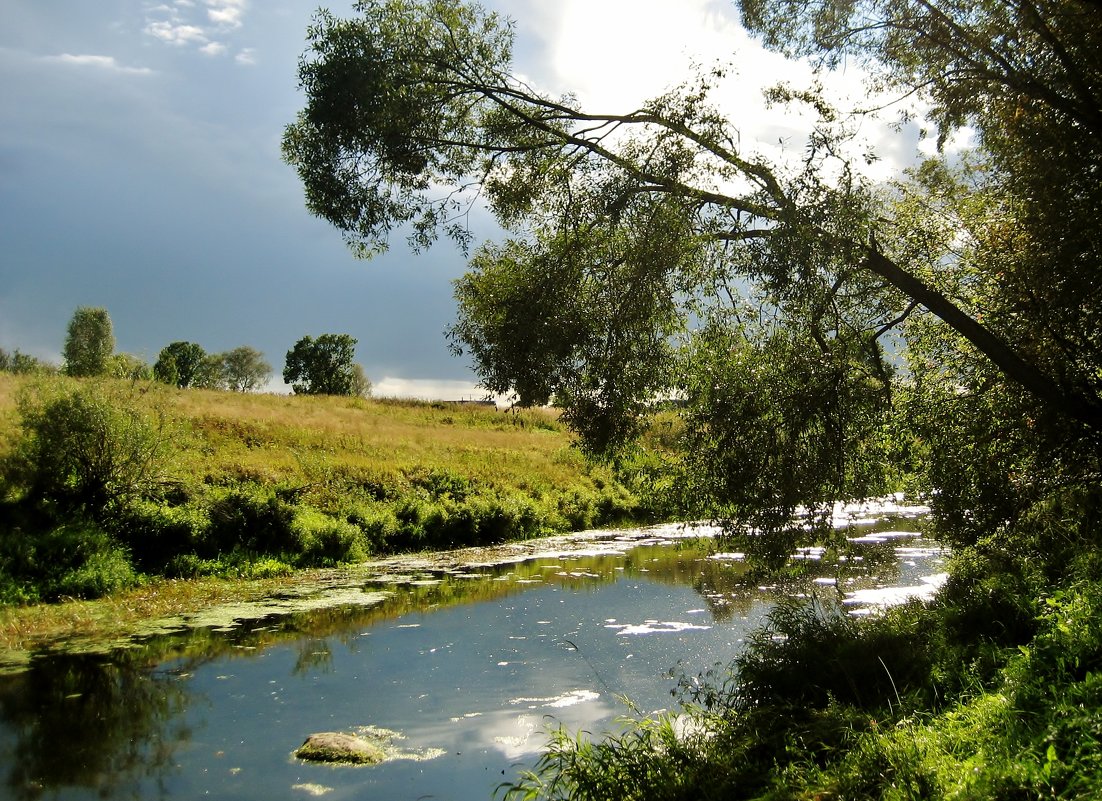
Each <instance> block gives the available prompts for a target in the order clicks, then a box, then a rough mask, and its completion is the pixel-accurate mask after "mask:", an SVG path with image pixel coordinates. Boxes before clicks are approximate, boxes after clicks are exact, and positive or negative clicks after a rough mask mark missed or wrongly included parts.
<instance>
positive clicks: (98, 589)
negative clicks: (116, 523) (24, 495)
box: [0, 516, 138, 602]
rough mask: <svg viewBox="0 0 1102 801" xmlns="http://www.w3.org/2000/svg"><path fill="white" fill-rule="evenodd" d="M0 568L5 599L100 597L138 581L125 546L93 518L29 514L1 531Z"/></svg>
mask: <svg viewBox="0 0 1102 801" xmlns="http://www.w3.org/2000/svg"><path fill="white" fill-rule="evenodd" d="M0 573H2V574H3V578H0V597H2V598H3V600H4V601H7V602H21V601H39V600H56V599H58V598H62V597H72V598H98V597H100V596H102V595H106V594H107V593H110V592H114V591H115V590H118V589H123V588H125V587H130V586H133V585H134V584H136V583H137V581H138V577H137V574H136V573H135V572H134V568H133V567H132V566H131V564H130V559H129V555H128V553H127V551H126V549H125V548H123V547H122V546H120V545H119V544H118V543H117V542H116V541H115V540H114V539H113V538H112V537H111V536H110V534H108V533H107V532H106V531H104V530H103V528H101V527H100V526H99V525H97V524H96V523H93V522H91V521H87V520H84V521H75V522H71V523H67V524H65V525H62V526H51V525H50V524H49V522H48V521H45V520H42V519H37V520H36V519H33V518H32V517H30V516H24V518H23V519H22V520H20V525H17V526H13V527H12V528H11V529H8V530H6V531H3V532H2V534H0Z"/></svg>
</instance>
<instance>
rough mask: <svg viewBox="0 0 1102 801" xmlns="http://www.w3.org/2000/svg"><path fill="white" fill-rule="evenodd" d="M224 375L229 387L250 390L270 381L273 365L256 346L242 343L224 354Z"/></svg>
mask: <svg viewBox="0 0 1102 801" xmlns="http://www.w3.org/2000/svg"><path fill="white" fill-rule="evenodd" d="M222 375H223V378H224V379H225V383H226V387H227V388H228V389H232V390H234V391H235V392H250V391H252V390H254V389H259V388H260V387H262V386H264V385H265V384H267V383H268V380H269V379H270V378H271V377H272V365H270V364H268V362H267V360H265V358H264V354H263V353H261V352H260V351H258V350H257V349H256V348H251V347H249V346H248V345H242V346H241V347H239V348H234V349H233V350H231V351H228V352H227V353H223V354H222Z"/></svg>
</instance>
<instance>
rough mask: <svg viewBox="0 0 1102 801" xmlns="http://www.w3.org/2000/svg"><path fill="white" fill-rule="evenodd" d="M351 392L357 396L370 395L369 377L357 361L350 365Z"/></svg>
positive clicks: (364, 396)
mask: <svg viewBox="0 0 1102 801" xmlns="http://www.w3.org/2000/svg"><path fill="white" fill-rule="evenodd" d="M352 394H353V395H355V396H356V397H358V398H369V397H371V379H370V378H368V377H367V373H365V372H364V367H363V365H362V364H360V363H358V362H357V363H356V364H354V365H352Z"/></svg>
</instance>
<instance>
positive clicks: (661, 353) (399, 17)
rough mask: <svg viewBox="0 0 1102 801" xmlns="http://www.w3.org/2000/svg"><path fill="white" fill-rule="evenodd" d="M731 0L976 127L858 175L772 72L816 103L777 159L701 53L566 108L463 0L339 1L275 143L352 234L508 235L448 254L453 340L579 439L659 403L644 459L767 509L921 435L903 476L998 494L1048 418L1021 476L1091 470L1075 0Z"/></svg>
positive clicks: (315, 202)
mask: <svg viewBox="0 0 1102 801" xmlns="http://www.w3.org/2000/svg"><path fill="white" fill-rule="evenodd" d="M741 6H742V12H743V20H744V22H745V24H747V25H748V26H749V27H750V28H751V30H753V31H754V32H756V33H758V34H759V35H760V36H761V37H762V38H763V41H765V42H766V44H767V45H769V46H772V47H775V48H777V49H779V50H781V51H783V52H786V53H788V54H790V55H799V56H810V57H812V58H816V59H818V61H819V63H820V66H821V68H822V69H830V68H831V67H833V66H835V65H838V64H841V63H843V61H844V60H846V59H850V58H854V59H856V60H857V61H858V62H859V63H860V64H861V65H862V66H863V67H864V68H866V69H868V70H869V72H870V74H871V75H872V76H873V78H872V81H873V83H872V84H870V97H872V95H873V92H874V90H877V91H879V90H884V91H894V92H896V93H897V94H899V95H914V96H917V97H919V98H920V99H921V100H922V101H924V102H925V103H926V104H927V105H928V106H929V109H930V118H931V119H932V120H933V122H934V124H936V125H937V126H938V128H939V132H940V135H941V137H942V140H943V141H944V140H945V138H947V137H948V136H949V135H951V134H952V133H953V132H954V131H955V130H956V128H957V127H958V126H959V125H961V124H965V123H967V124H969V125H971V126H973V127H974V128H975V130H976V131H977V132H978V144H979V146H978V147H977V149H976V150H975V152H974V153H973V154H972V155H971V156H969V157H968V158H967V159H964V160H961V161H956V162H954V161H951V160H949V159H943V158H939V159H934V160H931V161H930V162H929V163H928V164H925V165H920V166H919V167H918V168H916V169H915V170H914V171H912V172H911V173H909V174H906V175H900V176H899V177H898V180H896V181H895V182H893V183H892V184H890V185H886V186H885V185H873V184H871V183H870V182H869V181H868V180H867V179H865V178H863V177H862V174H861V172H860V171H859V170H858V169H857V167H856V166H855V165H854V164H853V163H851V161H850V160H849V159H848V158H847V157H846V155H845V153H846V152H847V147H846V145H847V143H848V141H849V138H850V136H851V133H852V130H853V128H854V126H855V125H856V124H857V123H859V122H860V115H859V114H857V115H855V114H844V113H841V112H839V111H837V110H835V109H833V108H830V107H829V105H828V104H827V103H826V102H825V100H824V98H823V96H822V94H821V93H820V92H819V91H817V90H816V89H815V88H814V87H812V88H811V89H807V90H796V89H793V88H791V87H777V88H775V89H774V90H773V91H772V93H771V95H772V98H773V99H774V100H776V101H788V102H803V103H809V104H810V105H811V106H812V107H813V108H815V109H817V110H818V112H819V115H820V119H819V122H818V124H817V126H816V127H815V129H814V131H813V132H812V133H811V134H810V136H809V139H808V142H807V147H806V151H805V153H804V158H803V159H802V160H801V161H799V162H798V163H797V164H795V165H786V164H779V163H772V162H770V161H768V160H766V159H764V158H763V157H761V156H759V155H757V154H756V153H755V152H754V151H753V150H752V149H751V148H750V147H748V146H743V144H742V142H741V139H740V136H739V130H738V122H739V121H738V118H737V114H738V109H734V110H726V109H722V108H719V107H717V106H716V105H715V103H714V102H713V100H712V97H713V94H714V88H715V87H716V85H717V84H718V83H719V82H720V81H721V80H722V79H723V78H724V72H723V70H720V69H715V70H711V71H703V72H701V74H700V75H699V77H698V78H697V79H696V80H695V81H692V82H689V83H686V84H685V85H683V86H680V87H677V88H676V89H674V90H671V91H669V92H668V93H666V94H664V95H662V96H660V97H657V98H654V99H653V100H651V101H648V102H646V103H643V104H642V105H641V106H639V107H638V108H635V109H627V110H624V111H622V112H621V113H593V112H592V111H589V110H585V109H582V108H581V107H580V106H579V104H578V103H577V102H576V100H575V99H574V98H572V97H570V96H564V97H553V96H550V95H547V94H545V93H542V92H540V91H539V90H538V89H537V88H534V87H532V86H529V85H528V84H527V83H525V82H524V81H523V80H521V79H520V78H518V77H517V76H516V75H515V74H514V72H513V68H512V64H511V50H512V43H513V29H512V26H511V24H510V23H509V22H508V21H507V20H505V19H503V18H501V17H499V16H498V15H496V14H493V13H489V12H487V11H485V10H484V9H482V8H481V7H480V6H477V5H475V4H472V3H466V2H461V1H459V0H363V1H362V2H359V3H357V4H356V6H355V10H356V15H355V16H354V17H353V18H350V19H346V20H342V19H338V18H336V17H334V16H332V15H331V14H328V13H326V12H320V13H319V14H318V15H317V17H316V18H315V21H314V24H313V25H312V26H311V28H310V29H309V32H308V39H309V49H308V50H307V52H306V54H305V55H304V57H303V59H302V61H301V64H300V81H301V85H302V88H303V89H304V91H305V93H306V106H305V108H304V110H303V111H302V112H301V113H300V114H299V116H298V119H297V120H296V121H295V122H294V123H293V124H291V125H289V126H288V128H287V130H286V133H285V137H284V156H285V158H286V159H287V161H288V162H290V163H291V164H292V165H294V166H295V167H296V168H297V170H298V172H299V175H300V177H301V178H302V180H303V183H304V186H305V189H306V198H307V205H308V207H309V208H310V210H311V211H313V212H314V213H315V214H318V215H319V216H322V217H324V218H325V219H328V220H329V221H330V222H332V223H333V224H334V225H335V226H337V227H338V228H339V229H340V230H341V231H342V232H343V233H344V235H345V237H346V238H347V240H348V241H349V243H350V245H351V246H352V247H353V248H354V249H355V250H356V251H357V252H358V253H360V254H362V255H370V254H372V253H375V252H378V251H380V250H382V249H385V247H386V244H387V241H388V236H389V234H390V233H391V232H393V231H394V230H396V229H398V228H400V227H402V228H403V229H404V230H409V231H411V232H412V234H411V236H410V240H411V243H412V245H413V246H415V247H424V246H426V245H427V244H428V243H429V242H431V241H432V239H433V238H434V237H435V236H436V235H437V234H438V233H439V232H443V233H445V234H447V235H450V236H451V237H452V238H454V239H455V240H456V241H457V242H458V243H459V244H460V245H461V246H463V247H466V246H468V245H469V244H470V233H469V232H468V230H467V229H466V227H465V225H464V223H465V219H466V216H465V215H466V213H467V211H468V210H469V208H470V206H471V204H473V203H474V202H484V203H485V204H487V205H488V207H489V208H490V209H491V210H492V211H493V213H494V214H495V215H496V217H497V219H498V221H499V222H500V223H501V224H502V225H503V226H504V227H505V228H506V229H507V230H508V231H509V236H508V237H507V238H506V239H505V240H504V241H502V242H499V243H488V244H486V245H483V246H482V247H480V248H478V249H477V251H476V252H475V253H474V254H473V256H472V258H471V265H470V266H471V269H470V271H469V272H468V274H467V275H466V276H465V277H464V278H462V279H461V280H460V281H459V282H457V286H456V295H457V298H458V300H459V303H460V310H459V319H458V321H457V322H456V324H455V326H454V327H453V328H452V330H451V332H450V333H451V338H452V343H453V345H454V348H455V350H456V351H457V352H459V353H468V354H470V355H471V356H472V357H473V358H474V361H475V364H476V368H477V369H478V371H479V372H480V374H481V376H482V379H483V382H484V384H485V386H486V387H487V388H488V389H490V390H492V391H495V392H508V391H515V392H516V393H517V394H518V395H519V397H520V400H521V402H522V403H545V402H547V401H548V400H551V399H554V400H555V401H556V402H557V403H559V404H560V405H562V406H563V408H564V410H565V412H564V413H565V415H566V417H567V419H568V420H569V421H570V423H571V424H572V425H573V426H574V427H575V428H576V429H578V431H579V432H580V433H581V434H582V436H583V441H584V443H585V444H586V445H587V446H588V447H589V448H590V449H591V450H593V451H596V452H601V453H608V452H612V451H615V450H616V449H617V448H618V447H620V446H622V445H623V444H624V443H627V442H629V441H631V440H632V439H633V438H635V437H636V436H638V435H639V434H640V433H641V432H642V431H643V430H644V429H645V427H646V426H647V425H648V420H649V415H650V413H651V412H652V411H653V408H654V404H655V401H656V400H659V399H663V398H665V399H670V400H672V401H674V402H675V403H676V405H677V407H678V408H679V409H680V410H681V417H682V422H683V425H682V427H681V428H680V429H679V431H680V432H681V433H680V434H679V439H678V441H677V442H675V443H674V444H673V447H672V448H671V449H670V450H669V452H668V453H666V455H665V457H664V463H663V468H662V469H663V470H665V469H669V470H671V471H672V472H673V474H674V475H675V476H676V477H675V478H674V479H673V484H672V485H671V486H673V487H674V488H675V490H678V491H680V492H681V493H682V496H681V497H683V498H684V499H685V505H686V507H687V508H689V509H690V510H697V511H699V510H700V509H702V508H703V509H708V510H710V511H712V512H714V513H716V514H717V515H723V514H731V515H733V516H736V517H740V518H741V519H744V520H748V521H750V522H756V523H759V524H762V525H766V526H770V525H773V524H775V521H779V520H785V519H787V515H789V514H790V513H791V512H792V511H793V510H794V509H795V508H796V506H797V505H798V504H811V505H816V504H824V503H826V502H828V501H830V500H833V499H835V498H840V497H852V496H855V495H860V494H865V493H867V492H870V491H875V490H876V489H877V487H878V486H881V487H882V486H883V482H884V481H885V480H886V479H887V477H888V476H889V475H890V473H891V469H890V465H891V463H892V462H899V461H901V460H906V459H907V458H908V457H907V454H908V453H911V452H912V451H915V450H918V451H921V450H922V449H924V448H930V449H933V448H935V447H942V446H944V447H946V448H948V449H950V451H951V452H956V453H959V454H960V456H961V459H962V461H960V462H959V463H953V464H951V465H949V466H944V465H940V466H939V468H938V469H939V470H941V471H942V472H941V473H938V471H937V470H934V471H931V473H930V479H931V481H932V482H934V484H935V485H936V486H937V488H939V489H951V490H953V492H951V493H949V495H947V496H946V497H949V496H950V495H955V494H956V493H958V492H959V493H963V492H966V491H967V488H975V487H977V486H978V485H979V484H980V483H982V482H983V481H985V480H986V481H988V483H992V482H993V483H994V484H996V485H998V486H1000V487H1001V489H1000V490H999V491H997V492H996V493H995V495H997V496H998V498H997V499H996V500H993V501H992V503H991V506H990V508H991V510H992V514H993V515H995V516H996V517H998V516H1000V515H1001V516H1002V518H1004V519H1005V518H1006V517H1008V516H1011V515H1013V513H1014V512H1013V507H1014V503H1013V502H1010V501H1008V500H1007V499H1008V498H1011V497H1013V496H1014V494H1015V493H1016V492H1017V493H1018V494H1019V495H1020V496H1022V497H1029V496H1030V494H1031V493H1033V492H1034V490H1035V487H1034V486H1033V484H1032V482H1033V481H1034V479H1036V478H1038V477H1040V476H1041V473H1039V472H1035V471H1041V470H1042V461H1043V460H1042V459H1041V458H1040V454H1042V453H1043V452H1044V451H1045V449H1046V448H1048V449H1050V450H1051V449H1052V448H1053V447H1056V446H1057V445H1058V446H1059V447H1060V449H1061V454H1062V456H1061V458H1060V459H1059V460H1058V461H1056V462H1055V463H1053V462H1052V460H1049V463H1048V464H1049V470H1048V474H1047V475H1046V476H1045V479H1044V480H1045V481H1046V482H1047V481H1049V480H1052V481H1057V480H1059V481H1066V480H1068V477H1069V476H1072V475H1079V476H1082V475H1087V474H1089V473H1090V471H1091V470H1093V469H1096V468H1095V467H1094V465H1095V463H1096V461H1097V459H1096V456H1095V454H1096V453H1097V447H1096V445H1097V437H1098V432H1099V429H1100V426H1102V413H1100V409H1102V404H1100V400H1099V385H1100V380H1102V379H1100V376H1102V350H1099V347H1098V345H1099V341H1098V337H1099V334H1098V332H1099V330H1102V329H1100V327H1099V326H1098V325H1097V323H1098V315H1099V313H1102V302H1100V300H1099V297H1100V296H1099V293H1098V292H1097V286H1096V285H1097V281H1096V276H1097V274H1098V264H1099V261H1098V255H1099V254H1098V252H1097V248H1098V244H1097V241H1096V239H1097V238H1096V237H1095V236H1093V233H1092V232H1093V231H1096V230H1097V224H1098V218H1099V216H1100V215H1099V211H1100V210H1102V193H1100V190H1099V184H1100V182H1099V181H1098V180H1097V176H1098V174H1099V170H1100V169H1102V165H1100V164H1099V160H1100V154H1102V147H1100V146H1099V145H1100V136H1099V132H1100V131H1102V126H1100V125H1099V120H1100V119H1102V114H1100V112H1099V108H1100V102H1099V96H1100V92H1102V90H1100V89H1099V87H1102V80H1100V77H1102V76H1100V72H1102V70H1100V57H1099V52H1100V49H1099V47H1098V44H1099V43H1098V37H1099V35H1100V34H1099V33H1098V31H1099V30H1102V26H1100V25H1098V24H1097V23H1098V22H1099V20H1098V13H1097V10H1096V7H1095V6H1093V5H1091V4H1089V3H1086V2H1079V1H1078V0H1051V1H1050V0H1045V1H1044V2H1038V1H1037V0H1026V2H1024V3H1018V2H1015V3H1008V2H1001V0H983V2H980V3H958V2H955V0H948V1H947V2H931V0H903V2H894V0H874V1H873V2H870V3H862V4H853V3H849V2H843V0H816V2H812V3H804V2H797V1H796V0H743V2H742V3H741ZM728 112H730V113H728ZM732 115H734V116H732ZM1023 420H1025V421H1026V422H1025V424H1024V425H1023V422H1022V421H1023ZM948 422H952V423H953V428H952V429H951V430H952V431H953V434H952V437H953V438H952V439H946V437H945V435H944V434H943V432H944V431H945V430H946V425H947V423H948ZM962 429H963V430H962ZM1010 432H1013V435H1014V436H1013V438H1012V441H1013V443H1014V445H1013V447H1011V448H1009V449H1008V452H1006V453H1001V452H997V451H998V449H997V448H990V447H988V445H987V443H992V442H995V441H996V440H997V438H998V437H1005V435H1007V434H1008V433H1010ZM969 442H970V443H973V444H974V445H976V447H974V448H973V450H972V451H969V452H965V448H964V446H963V445H962V444H961V443H969ZM983 464H986V467H981V466H980V465H983ZM969 471H971V472H969ZM1018 471H1020V472H1018ZM984 475H986V478H982V477H981V476H984ZM1022 476H1028V477H1027V478H1024V479H1023V478H1022ZM961 479H965V480H961ZM1042 483H1043V482H1042ZM962 488H963V489H962ZM675 494H676V493H675ZM959 497H961V498H962V497H963V494H960V496H959ZM952 506H953V503H952V502H950V503H947V506H946V512H947V513H951V511H952Z"/></svg>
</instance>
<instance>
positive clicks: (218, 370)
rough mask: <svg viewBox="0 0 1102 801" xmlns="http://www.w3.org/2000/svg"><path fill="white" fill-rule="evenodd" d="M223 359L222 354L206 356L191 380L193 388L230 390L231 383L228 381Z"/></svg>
mask: <svg viewBox="0 0 1102 801" xmlns="http://www.w3.org/2000/svg"><path fill="white" fill-rule="evenodd" d="M223 358H224V354H222V353H208V354H206V355H204V356H203V359H202V361H201V362H199V367H198V368H197V369H196V370H195V375H194V377H193V378H192V379H191V386H193V387H195V388H196V389H228V388H229V382H228V381H227V380H226V371H225V365H224V364H223V361H222V360H223Z"/></svg>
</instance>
